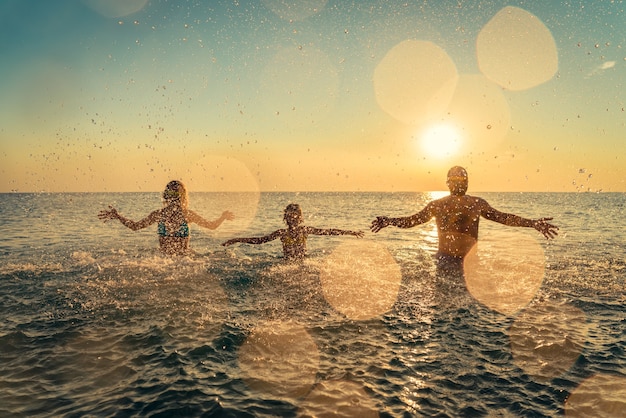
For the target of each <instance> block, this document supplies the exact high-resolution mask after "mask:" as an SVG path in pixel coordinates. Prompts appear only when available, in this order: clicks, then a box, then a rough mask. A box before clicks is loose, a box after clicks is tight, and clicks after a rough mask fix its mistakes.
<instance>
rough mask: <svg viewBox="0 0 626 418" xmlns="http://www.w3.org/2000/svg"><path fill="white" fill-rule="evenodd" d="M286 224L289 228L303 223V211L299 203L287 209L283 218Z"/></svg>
mask: <svg viewBox="0 0 626 418" xmlns="http://www.w3.org/2000/svg"><path fill="white" fill-rule="evenodd" d="M283 219H284V220H285V223H286V224H287V225H289V226H295V225H299V224H300V223H302V209H300V205H298V204H297V203H290V204H288V205H287V207H286V208H285V215H284V216H283Z"/></svg>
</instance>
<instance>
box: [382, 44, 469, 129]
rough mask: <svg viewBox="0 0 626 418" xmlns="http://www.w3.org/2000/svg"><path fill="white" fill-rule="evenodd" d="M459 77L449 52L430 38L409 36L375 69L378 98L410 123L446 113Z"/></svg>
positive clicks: (383, 104)
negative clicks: (426, 39) (429, 40)
mask: <svg viewBox="0 0 626 418" xmlns="http://www.w3.org/2000/svg"><path fill="white" fill-rule="evenodd" d="M457 79H458V74H457V69H456V66H455V65H454V62H453V61H452V59H451V58H450V57H449V56H448V54H447V53H446V52H445V51H444V50H443V49H441V48H440V47H438V46H437V45H435V44H433V43H431V42H425V41H416V40H409V41H404V42H401V43H399V44H398V45H396V46H395V47H393V48H392V49H391V50H390V51H389V52H388V53H387V55H385V57H384V58H383V59H382V60H381V61H380V63H379V64H378V65H377V66H376V69H375V70H374V78H373V82H374V91H375V93H376V101H377V102H378V105H379V106H380V108H381V109H382V110H384V111H385V112H387V113H388V114H389V115H391V116H392V117H394V118H396V119H398V120H399V121H401V122H404V123H406V124H408V125H417V124H419V123H420V122H422V121H425V120H429V119H434V118H436V117H437V116H439V115H441V114H444V113H445V110H446V108H447V106H448V104H449V103H450V100H451V99H452V95H453V94H454V89H455V88H456V83H457Z"/></svg>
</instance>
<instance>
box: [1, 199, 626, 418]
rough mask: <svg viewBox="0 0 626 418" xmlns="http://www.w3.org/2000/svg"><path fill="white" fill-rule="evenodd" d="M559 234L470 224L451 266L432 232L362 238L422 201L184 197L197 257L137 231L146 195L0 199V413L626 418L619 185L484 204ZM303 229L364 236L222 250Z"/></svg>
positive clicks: (149, 203) (430, 227) (625, 231)
mask: <svg viewBox="0 0 626 418" xmlns="http://www.w3.org/2000/svg"><path fill="white" fill-rule="evenodd" d="M481 196H482V197H485V198H486V199H487V200H488V201H489V202H490V203H491V204H492V205H493V206H494V207H496V208H498V209H500V210H503V211H507V212H513V213H517V214H519V215H522V216H526V217H542V216H553V217H554V221H553V222H554V223H555V224H556V225H558V226H559V227H560V228H561V229H560V233H559V237H558V238H557V239H555V240H553V241H547V240H545V239H544V238H543V236H541V234H539V233H537V232H536V231H534V230H528V229H521V228H509V227H505V226H502V225H499V224H494V223H490V222H488V221H486V220H483V221H482V222H481V234H480V244H479V246H478V251H477V254H476V256H475V257H471V260H469V259H468V263H467V264H466V266H465V274H464V275H462V274H459V272H454V271H438V270H437V269H436V265H435V263H434V260H433V255H434V253H435V251H436V244H437V240H436V230H435V227H434V224H433V223H428V224H425V225H421V226H418V227H415V228H412V229H405V230H402V229H397V228H387V229H384V230H382V231H381V232H379V233H378V234H373V233H371V232H369V224H370V222H371V221H372V220H373V219H374V217H375V216H378V215H389V216H402V215H409V214H412V213H415V212H416V211H417V210H418V209H420V208H421V207H423V205H424V204H425V203H426V202H427V201H429V200H430V199H432V198H435V197H438V196H437V194H433V193H261V194H252V193H250V194H245V193H244V194H234V193H231V194H219V193H195V194H194V193H192V194H191V196H190V197H191V204H190V206H191V208H192V209H194V210H196V211H197V212H199V213H200V214H202V215H204V216H205V217H207V218H209V219H214V218H217V217H218V216H219V214H220V213H221V212H222V211H223V210H226V209H230V210H232V211H233V212H234V213H235V215H236V216H237V219H236V220H235V221H233V222H229V223H226V224H224V225H223V226H222V227H220V228H219V229H217V230H215V231H208V230H202V229H200V228H199V227H197V226H196V227H194V226H193V225H192V247H193V248H194V250H195V251H196V253H197V254H196V255H194V256H193V257H183V258H168V257H164V256H162V255H160V253H159V252H158V251H157V249H156V247H157V237H156V227H155V228H148V229H146V230H142V231H137V232H132V231H130V230H128V229H125V228H124V227H122V226H121V224H119V223H117V222H109V223H106V224H105V223H102V222H101V221H99V220H98V219H97V216H96V215H97V213H98V211H99V210H101V209H104V208H106V207H107V206H108V205H109V204H112V205H114V206H116V207H117V208H118V209H119V210H120V211H121V212H122V213H123V214H125V215H126V216H129V217H131V218H133V219H136V220H137V219H139V218H140V217H142V216H144V215H146V214H147V213H148V212H149V211H151V210H153V209H156V208H158V207H159V205H160V204H161V202H160V200H159V194H158V193H124V194H115V193H108V194H107V193H102V194H95V193H94V194H88V193H86V194H3V195H0V226H1V230H2V233H3V239H2V240H1V241H0V318H1V319H2V320H1V321H0V416H3V417H4V416H7V417H82V416H93V417H101V416H102V417H104V416H106V417H127V416H128V417H131V416H141V417H157V416H168V417H171V416H181V417H195V416H218V417H221V416H225V417H229V416H230V417H246V416H250V417H252V416H287V417H291V416H294V417H295V416H355V417H367V416H372V417H377V416H379V417H399V416H400V417H413V416H416V417H420V416H428V417H430V416H438V417H461V416H471V417H518V416H519V417H543V416H545V417H554V416H622V417H623V416H626V352H625V351H626V296H625V294H626V293H625V284H626V261H625V259H624V258H625V257H624V255H625V250H624V243H625V242H626V219H625V217H624V216H623V214H624V208H625V206H626V195H625V194H611V193H601V194H591V193H580V194H568V193H555V194H552V193H540V194H533V193H486V194H481ZM291 202H296V203H299V204H300V205H301V207H302V209H303V211H304V217H305V223H306V224H307V225H311V226H317V227H333V228H342V229H353V230H362V231H364V232H365V237H364V238H362V239H357V238H355V237H352V236H340V237H326V236H323V237H317V236H311V237H309V241H308V246H309V255H308V258H307V260H306V261H305V262H304V263H303V264H301V265H290V264H287V263H284V262H283V260H282V251H281V247H280V242H279V241H278V240H277V241H274V242H271V243H267V244H264V245H259V246H254V245H244V244H241V245H234V246H231V247H228V248H224V247H222V246H221V245H220V243H221V242H223V241H225V240H226V239H228V238H231V237H235V236H256V235H262V234H265V233H269V232H271V231H273V230H275V229H277V228H280V227H281V226H282V210H283V208H284V207H285V206H286V205H287V204H288V203H291Z"/></svg>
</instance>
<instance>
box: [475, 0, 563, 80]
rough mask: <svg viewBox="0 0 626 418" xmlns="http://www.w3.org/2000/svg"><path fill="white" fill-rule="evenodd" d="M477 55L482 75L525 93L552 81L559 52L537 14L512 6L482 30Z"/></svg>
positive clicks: (506, 8)
mask: <svg viewBox="0 0 626 418" xmlns="http://www.w3.org/2000/svg"><path fill="white" fill-rule="evenodd" d="M476 55H477V58H478V64H479V66H480V70H481V72H482V73H483V74H484V75H485V76H486V77H487V78H489V79H491V80H493V81H494V82H496V83H498V84H499V85H500V86H502V87H504V88H506V89H509V90H524V89H528V88H531V87H534V86H536V85H538V84H541V83H543V82H546V81H548V80H550V79H551V78H552V77H553V76H554V74H555V73H556V71H557V69H558V52H557V48H556V43H555V42H554V38H553V37H552V33H551V32H550V30H549V29H548V28H547V27H546V26H545V25H544V24H543V23H542V22H541V21H540V20H539V18H537V17H536V16H535V15H533V14H531V13H529V12H527V11H525V10H523V9H520V8H517V7H512V6H508V7H505V8H504V9H502V10H500V11H499V12H498V13H497V14H496V15H495V16H494V17H493V18H492V19H491V20H490V21H489V22H488V23H487V24H486V25H485V26H484V27H483V29H482V30H481V31H480V33H479V34H478V37H477V39H476Z"/></svg>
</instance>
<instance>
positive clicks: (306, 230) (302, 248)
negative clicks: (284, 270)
mask: <svg viewBox="0 0 626 418" xmlns="http://www.w3.org/2000/svg"><path fill="white" fill-rule="evenodd" d="M283 219H284V221H285V223H286V224H287V228H281V229H278V230H276V231H274V232H272V233H271V234H269V235H265V236H263V237H255V238H233V239H229V240H228V241H226V242H224V243H223V244H222V245H223V246H228V245H232V244H235V243H237V242H242V243H245V244H264V243H266V242H269V241H272V240H275V239H276V238H280V240H281V241H282V243H283V254H284V255H285V259H287V260H291V261H294V260H302V259H304V256H305V254H306V239H307V236H308V235H309V234H312V235H354V236H355V237H358V238H362V237H363V232H361V231H358V232H354V231H344V230H342V229H321V228H313V227H311V226H305V225H302V210H301V209H300V205H298V204H296V203H291V204H289V205H287V207H286V208H285V215H284V217H283Z"/></svg>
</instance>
